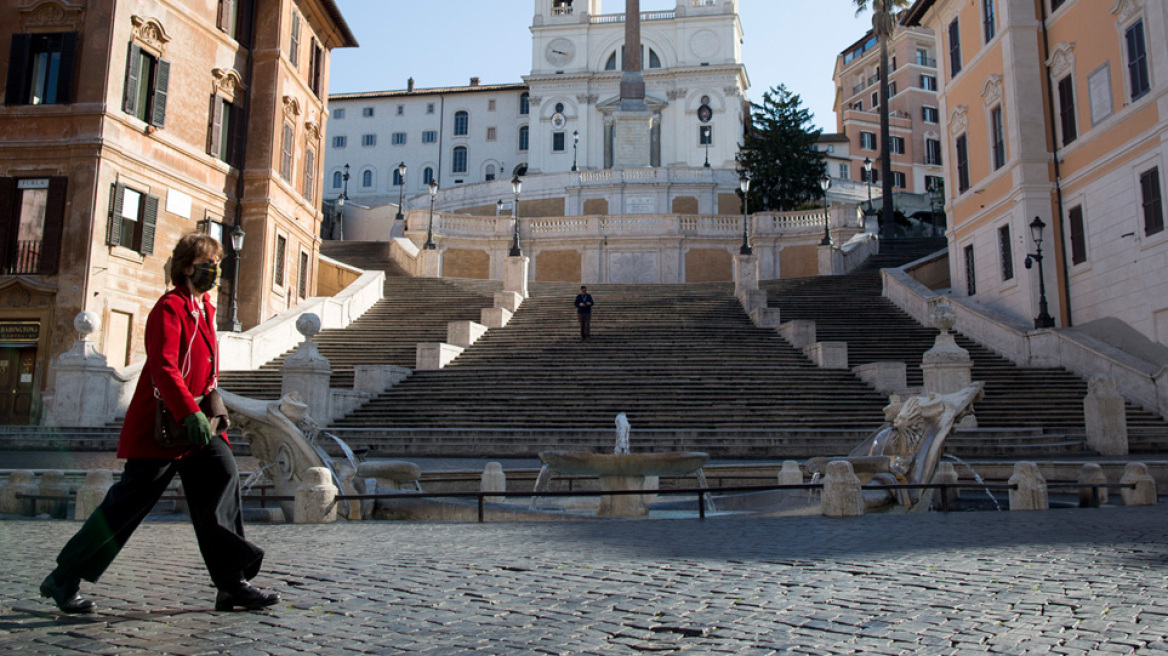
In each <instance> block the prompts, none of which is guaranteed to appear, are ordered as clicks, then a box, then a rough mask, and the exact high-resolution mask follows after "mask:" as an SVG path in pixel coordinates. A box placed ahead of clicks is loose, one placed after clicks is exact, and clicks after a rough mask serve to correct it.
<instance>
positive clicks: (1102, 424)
mask: <svg viewBox="0 0 1168 656" xmlns="http://www.w3.org/2000/svg"><path fill="white" fill-rule="evenodd" d="M1087 390H1088V391H1087V396H1086V397H1085V398H1084V399H1083V419H1084V421H1085V423H1086V425H1087V446H1089V447H1090V448H1092V449H1095V450H1096V451H1098V452H1099V453H1100V455H1105V456H1126V455H1127V454H1128V447H1127V408H1126V407H1124V402H1123V397H1122V396H1120V394H1119V390H1118V389H1117V388H1116V385H1115V379H1114V378H1112V377H1111V376H1108V375H1107V374H1095V375H1094V376H1092V377H1091V380H1090V382H1089V383H1088V384H1087Z"/></svg>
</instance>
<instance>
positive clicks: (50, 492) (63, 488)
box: [36, 469, 69, 519]
mask: <svg viewBox="0 0 1168 656" xmlns="http://www.w3.org/2000/svg"><path fill="white" fill-rule="evenodd" d="M36 493H37V494H43V495H45V496H54V497H65V496H69V483H68V482H67V481H66V480H65V472H63V471H61V470H59V469H50V470H48V471H46V472H43V473H41V484H40V486H39V487H38V488H37V492H36ZM36 514H38V515H48V516H50V517H52V518H53V519H65V518H67V517H68V516H69V501H68V500H64V501H58V500H56V499H37V502H36Z"/></svg>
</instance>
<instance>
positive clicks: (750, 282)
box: [734, 254, 758, 296]
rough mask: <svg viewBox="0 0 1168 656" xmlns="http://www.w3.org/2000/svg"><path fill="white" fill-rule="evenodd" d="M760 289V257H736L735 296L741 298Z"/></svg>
mask: <svg viewBox="0 0 1168 656" xmlns="http://www.w3.org/2000/svg"><path fill="white" fill-rule="evenodd" d="M757 289H758V256H757V255H742V254H738V255H735V256H734V295H735V296H741V295H742V294H743V293H745V292H752V291H755V290H757Z"/></svg>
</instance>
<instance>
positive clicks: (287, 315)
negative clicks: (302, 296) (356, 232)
mask: <svg viewBox="0 0 1168 656" xmlns="http://www.w3.org/2000/svg"><path fill="white" fill-rule="evenodd" d="M384 288H385V272H384V271H367V272H365V273H363V274H361V277H360V278H357V280H356V281H354V282H353V283H352V284H351V285H349V286H348V287H346V288H345V289H344V290H343V291H342V292H341V293H340V294H337V295H336V296H332V297H322V296H317V297H313V298H310V299H308V300H306V301H305V302H303V303H301V304H300V305H297V306H296V307H294V308H291V309H289V310H287V311H285V312H284V313H282V314H279V315H277V316H275V317H272V318H271V319H268V320H267V321H265V322H263V323H261V324H260V325H258V326H256V327H255V328H252V329H251V330H248V331H247V332H243V333H228V332H223V333H219V368H220V370H222V371H236V370H249V369H255V368H257V367H259V366H260V365H262V364H263V363H265V362H268V361H269V360H271V359H273V358H275V357H277V356H279V355H280V354H282V353H284V352H286V351H288V350H289V349H291V348H293V347H295V346H296V345H297V344H299V343H300V342H301V341H303V339H304V338H303V336H302V335H301V334H300V333H299V331H297V330H296V320H297V319H299V318H300V317H301V316H302V315H304V314H306V313H309V312H312V313H314V314H316V315H317V316H319V317H320V320H321V325H322V327H323V328H344V327H345V326H348V325H349V324H350V323H352V322H353V321H355V320H356V319H357V318H359V317H360V316H361V315H362V314H365V312H366V311H367V310H368V309H369V308H371V307H373V304H374V303H376V302H377V301H379V300H381V297H382V294H383V293H384Z"/></svg>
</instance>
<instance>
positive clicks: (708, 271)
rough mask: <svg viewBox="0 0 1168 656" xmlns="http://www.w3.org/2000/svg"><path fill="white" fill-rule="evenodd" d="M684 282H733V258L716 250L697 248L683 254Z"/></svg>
mask: <svg viewBox="0 0 1168 656" xmlns="http://www.w3.org/2000/svg"><path fill="white" fill-rule="evenodd" d="M685 281H686V282H733V281H734V257H733V256H732V255H731V254H730V251H728V250H726V249H718V248H697V249H694V250H691V251H689V252H688V253H686V254H685Z"/></svg>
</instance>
